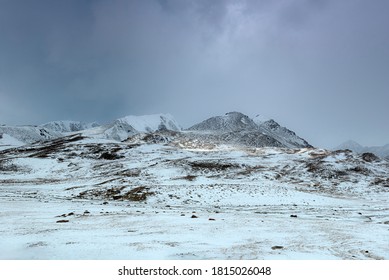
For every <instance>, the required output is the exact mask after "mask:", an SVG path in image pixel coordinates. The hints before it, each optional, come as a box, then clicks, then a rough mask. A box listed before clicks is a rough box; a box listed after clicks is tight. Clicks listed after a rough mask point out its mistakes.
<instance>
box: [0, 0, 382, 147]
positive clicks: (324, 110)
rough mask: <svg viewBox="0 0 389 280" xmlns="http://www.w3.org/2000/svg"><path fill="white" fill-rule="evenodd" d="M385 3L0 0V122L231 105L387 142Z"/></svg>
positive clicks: (338, 136) (332, 133)
mask: <svg viewBox="0 0 389 280" xmlns="http://www.w3.org/2000/svg"><path fill="white" fill-rule="evenodd" d="M388 15H389V1H386V0H374V1H366V0H341V1H339V0H277V1H271V0H252V1H250V0H247V1H246V0H241V1H239V0H234V1H232V0H231V1H228V0H225V1H221V0H220V1H219V0H188V1H185V0H139V1H136V0H133V1H131V0H128V1H126V0H66V1H62V0H58V1H56V0H34V1H30V0H24V1H23V0H0V123H3V124H40V123H44V122H47V121H51V120H61V119H71V120H83V121H95V120H96V121H99V122H108V121H110V120H112V119H115V118H119V117H122V116H125V115H143V114H153V113H171V114H172V115H173V116H174V117H175V118H176V120H177V121H178V122H179V123H180V124H181V125H182V126H183V127H188V126H190V125H192V124H194V123H197V122H199V121H202V120H204V119H205V118H208V117H211V116H214V115H222V114H225V113H226V112H229V111H240V112H242V113H244V114H246V115H249V116H250V117H254V116H255V115H256V114H261V115H265V116H268V117H271V118H274V119H275V120H276V121H278V122H279V123H280V124H282V125H284V126H287V127H288V128H290V129H292V130H294V131H295V132H296V133H297V134H298V135H300V136H302V137H303V138H305V139H306V140H307V141H308V142H310V143H311V144H313V145H314V146H323V147H333V146H335V145H338V144H340V143H341V142H343V141H345V140H348V139H353V140H356V141H357V142H360V143H361V144H362V145H383V144H386V143H389V109H388V108H389V16H388Z"/></svg>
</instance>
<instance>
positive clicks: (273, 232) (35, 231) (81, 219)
mask: <svg viewBox="0 0 389 280" xmlns="http://www.w3.org/2000/svg"><path fill="white" fill-rule="evenodd" d="M179 144H180V145H178V143H169V144H148V143H140V142H137V143H120V142H114V141H111V142H110V141H107V140H104V141H103V140H97V139H82V137H79V138H73V139H72V138H71V137H70V138H68V139H67V140H66V141H63V142H59V141H57V142H54V143H53V142H52V143H48V144H40V145H38V144H36V145H33V146H30V147H26V148H23V149H21V148H19V149H18V150H8V151H3V152H2V153H0V161H1V166H0V223H1V224H2V227H1V228H0V234H1V236H2V238H1V240H0V246H1V248H2V250H1V253H0V258H2V259H389V207H388V201H389V188H388V187H387V185H386V184H387V182H389V181H387V177H388V164H387V162H384V161H379V160H378V161H374V162H366V161H363V160H362V159H361V158H360V157H358V156H356V155H354V154H351V153H350V152H347V151H346V152H328V151H324V150H315V149H302V150H284V149H276V148H252V149H248V148H237V147H228V146H218V147H216V148H213V149H204V148H202V149H196V148H191V149H185V148H182V147H183V146H184V145H183V143H179ZM191 147H192V146H191ZM357 167H358V168H357Z"/></svg>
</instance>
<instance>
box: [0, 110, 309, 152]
mask: <svg viewBox="0 0 389 280" xmlns="http://www.w3.org/2000/svg"><path fill="white" fill-rule="evenodd" d="M75 132H79V133H81V134H82V135H84V136H87V137H92V138H102V139H110V140H116V141H124V140H126V139H128V138H132V139H133V140H134V139H138V140H139V137H135V136H136V135H145V134H152V133H159V134H163V135H159V136H160V139H164V141H165V140H168V141H176V142H181V143H182V142H186V143H188V142H190V143H192V144H193V143H194V142H197V143H199V144H200V145H205V144H206V143H207V144H212V143H215V144H229V145H240V146H252V147H281V148H305V147H312V146H311V145H310V144H309V143H308V142H307V141H306V140H304V139H303V138H301V137H299V136H297V135H296V134H295V133H294V132H293V131H291V130H289V129H288V128H286V127H283V126H281V125H280V124H278V123H277V122H276V121H275V120H273V119H263V118H261V117H259V115H257V116H256V117H255V118H253V119H251V118H249V117H248V116H246V115H244V114H242V113H240V112H229V113H226V114H225V115H224V116H214V117H211V118H209V119H206V120H204V121H202V122H200V123H198V124H195V125H193V126H191V127H189V128H187V129H183V128H182V127H181V126H180V125H179V124H178V122H177V121H176V120H175V119H174V117H173V116H172V115H170V114H154V115H145V116H126V117H123V118H119V119H117V120H114V121H112V122H110V123H108V124H103V125H100V124H98V123H96V122H94V123H83V122H80V121H68V120H66V121H53V122H48V123H45V124H42V125H37V126H5V125H3V126H0V135H2V138H0V147H2V149H4V148H7V147H12V146H20V145H21V144H30V143H33V142H37V141H45V140H50V139H55V138H59V137H62V136H66V135H69V134H73V133H75ZM171 132H175V133H174V135H173V134H172V133H171Z"/></svg>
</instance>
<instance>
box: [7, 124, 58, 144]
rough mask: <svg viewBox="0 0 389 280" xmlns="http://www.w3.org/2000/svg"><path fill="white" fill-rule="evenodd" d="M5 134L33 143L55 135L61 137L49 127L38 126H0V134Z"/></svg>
mask: <svg viewBox="0 0 389 280" xmlns="http://www.w3.org/2000/svg"><path fill="white" fill-rule="evenodd" d="M1 133H3V134H7V135H9V136H10V137H12V138H14V139H16V140H18V141H20V142H23V143H33V142H36V141H42V140H50V139H54V138H57V137H61V136H62V134H61V133H59V132H55V131H52V130H50V129H47V128H44V127H40V126H27V125H26V126H5V125H3V126H0V134H1Z"/></svg>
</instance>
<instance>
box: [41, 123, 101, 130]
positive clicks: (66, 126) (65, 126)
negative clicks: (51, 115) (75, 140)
mask: <svg viewBox="0 0 389 280" xmlns="http://www.w3.org/2000/svg"><path fill="white" fill-rule="evenodd" d="M41 126H42V127H44V128H48V129H50V130H52V131H56V132H59V133H64V132H65V133H66V132H76V131H80V130H85V129H90V128H94V127H98V126H100V125H99V124H98V123H96V122H94V123H84V122H80V121H53V122H48V123H45V124H42V125H41Z"/></svg>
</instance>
